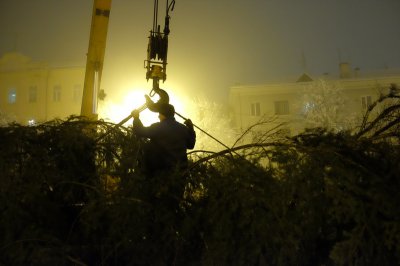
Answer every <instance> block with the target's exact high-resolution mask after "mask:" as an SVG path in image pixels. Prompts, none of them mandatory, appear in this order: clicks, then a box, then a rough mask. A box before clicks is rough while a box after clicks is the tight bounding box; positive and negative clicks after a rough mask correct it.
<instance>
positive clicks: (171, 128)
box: [133, 117, 196, 172]
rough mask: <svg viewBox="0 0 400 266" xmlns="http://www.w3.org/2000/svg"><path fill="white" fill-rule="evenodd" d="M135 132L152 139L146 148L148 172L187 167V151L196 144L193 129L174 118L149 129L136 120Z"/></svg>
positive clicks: (153, 125) (155, 124)
mask: <svg viewBox="0 0 400 266" xmlns="http://www.w3.org/2000/svg"><path fill="white" fill-rule="evenodd" d="M133 130H134V133H135V134H136V135H137V136H140V137H145V138H148V139H150V143H149V144H148V145H146V146H145V148H144V156H145V168H147V170H148V171H150V172H155V171H157V170H170V169H172V168H174V167H176V166H178V165H179V166H181V167H185V166H186V165H187V161H188V160H187V155H186V150H187V149H193V148H194V145H195V142H196V133H195V131H194V130H193V127H188V126H185V125H183V124H181V123H179V122H177V121H176V120H175V118H173V117H172V118H167V119H165V120H163V121H161V122H158V123H154V124H152V125H151V126H149V127H144V126H143V124H142V122H141V121H140V119H135V120H134V122H133Z"/></svg>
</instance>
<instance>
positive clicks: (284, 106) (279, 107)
mask: <svg viewBox="0 0 400 266" xmlns="http://www.w3.org/2000/svg"><path fill="white" fill-rule="evenodd" d="M274 104H275V115H288V114H289V102H288V101H276V102H275V103H274Z"/></svg>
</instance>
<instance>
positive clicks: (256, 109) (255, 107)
mask: <svg viewBox="0 0 400 266" xmlns="http://www.w3.org/2000/svg"><path fill="white" fill-rule="evenodd" d="M251 115H252V116H260V115H261V111H260V103H252V104H251Z"/></svg>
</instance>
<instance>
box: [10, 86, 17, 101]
mask: <svg viewBox="0 0 400 266" xmlns="http://www.w3.org/2000/svg"><path fill="white" fill-rule="evenodd" d="M16 102H17V89H15V88H11V89H9V90H8V103H10V104H13V103H16Z"/></svg>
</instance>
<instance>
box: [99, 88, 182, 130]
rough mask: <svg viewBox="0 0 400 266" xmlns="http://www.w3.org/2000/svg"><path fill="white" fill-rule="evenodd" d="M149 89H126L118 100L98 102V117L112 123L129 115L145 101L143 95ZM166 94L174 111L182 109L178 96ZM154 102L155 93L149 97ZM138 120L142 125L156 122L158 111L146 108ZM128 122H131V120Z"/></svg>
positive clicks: (155, 99)
mask: <svg viewBox="0 0 400 266" xmlns="http://www.w3.org/2000/svg"><path fill="white" fill-rule="evenodd" d="M148 93H149V90H145V89H128V90H127V91H126V92H125V93H123V94H122V95H124V97H123V99H120V100H119V101H116V100H112V99H107V98H106V100H105V101H104V102H102V103H100V106H99V117H100V118H101V119H104V120H105V121H110V122H112V123H115V124H117V123H119V122H120V121H122V120H123V119H124V118H126V117H127V116H129V115H130V113H131V112H132V111H133V110H135V109H137V108H139V107H140V106H142V105H143V104H145V103H146V99H145V97H144V95H145V94H148ZM168 95H169V98H170V103H171V104H172V105H174V107H175V110H176V111H179V110H180V111H182V107H183V104H182V102H181V101H179V98H178V97H177V96H176V95H175V94H173V93H171V92H169V91H168ZM151 98H152V100H153V101H154V102H157V101H158V99H159V97H158V95H155V96H154V97H151ZM140 120H141V121H142V122H143V125H144V126H149V125H151V124H152V123H155V122H158V121H159V119H158V113H155V112H152V111H150V110H148V109H146V110H144V111H142V112H141V113H140ZM128 123H132V122H131V120H130V122H127V124H128Z"/></svg>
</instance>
